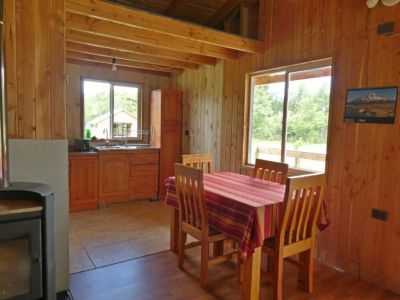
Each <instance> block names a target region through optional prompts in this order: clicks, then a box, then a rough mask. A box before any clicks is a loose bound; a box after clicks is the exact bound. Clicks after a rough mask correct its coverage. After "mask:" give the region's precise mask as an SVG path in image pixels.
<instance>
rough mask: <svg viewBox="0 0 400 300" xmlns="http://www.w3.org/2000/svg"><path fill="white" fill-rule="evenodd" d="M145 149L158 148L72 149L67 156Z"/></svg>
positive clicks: (153, 148)
mask: <svg viewBox="0 0 400 300" xmlns="http://www.w3.org/2000/svg"><path fill="white" fill-rule="evenodd" d="M147 150H160V148H158V147H152V146H148V147H138V148H119V149H100V150H91V151H74V150H71V151H69V152H68V155H69V156H97V155H99V154H101V153H121V152H123V153H126V152H137V151H147Z"/></svg>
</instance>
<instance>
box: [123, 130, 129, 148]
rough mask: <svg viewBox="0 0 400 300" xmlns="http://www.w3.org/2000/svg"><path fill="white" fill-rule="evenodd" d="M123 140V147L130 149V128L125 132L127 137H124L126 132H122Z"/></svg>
mask: <svg viewBox="0 0 400 300" xmlns="http://www.w3.org/2000/svg"><path fill="white" fill-rule="evenodd" d="M122 138H123V141H122V145H123V146H124V147H128V128H126V130H125V135H124V131H123V130H122Z"/></svg>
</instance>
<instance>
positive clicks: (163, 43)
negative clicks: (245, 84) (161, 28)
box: [65, 13, 239, 60]
mask: <svg viewBox="0 0 400 300" xmlns="http://www.w3.org/2000/svg"><path fill="white" fill-rule="evenodd" d="M65 23H66V27H67V28H69V29H73V30H77V31H83V32H90V33H93V34H97V35H102V36H107V37H110V38H113V39H120V40H125V41H134V42H137V43H140V44H144V45H149V46H156V47H159V48H162V49H169V50H174V51H178V52H184V53H191V54H197V55H205V56H210V57H215V58H220V59H230V60H232V59H237V58H238V55H239V52H238V51H236V50H232V49H228V48H223V47H219V46H214V45H210V44H204V43H200V42H196V41H191V40H188V39H184V38H180V37H172V36H169V35H167V34H163V33H158V32H149V31H148V30H145V29H142V28H134V27H130V26H125V25H123V24H117V23H113V22H109V21H104V20H100V19H95V18H91V17H87V16H82V15H77V14H71V13H68V14H67V16H66V20H65Z"/></svg>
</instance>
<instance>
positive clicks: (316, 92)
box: [249, 67, 331, 171]
mask: <svg viewBox="0 0 400 300" xmlns="http://www.w3.org/2000/svg"><path fill="white" fill-rule="evenodd" d="M330 71H331V68H330V67H326V68H320V69H313V70H305V71H300V72H293V73H289V74H286V72H282V73H279V74H267V75H262V77H261V76H260V77H259V78H257V77H255V78H253V87H252V88H253V90H252V110H251V114H252V115H251V120H252V123H251V124H250V129H251V132H250V135H249V136H250V139H251V140H250V141H249V163H254V162H255V159H256V158H261V159H268V160H273V161H285V162H286V163H288V164H289V166H290V167H295V168H301V169H308V170H315V171H324V170H325V157H326V142H327V133H328V117H329V99H330V84H331V76H330ZM286 87H287V89H286ZM286 92H287V94H288V95H287V112H286V113H285V108H284V107H285V106H284V101H285V93H286ZM284 116H286V118H285V117H284ZM285 129H286V131H285ZM282 141H283V142H282ZM282 146H283V147H284V152H283V153H284V157H283V158H282Z"/></svg>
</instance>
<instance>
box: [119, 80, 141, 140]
mask: <svg viewBox="0 0 400 300" xmlns="http://www.w3.org/2000/svg"><path fill="white" fill-rule="evenodd" d="M138 104H139V89H138V88H137V87H132V86H118V85H115V86H114V124H113V134H114V137H125V136H127V137H138V129H139V128H138V124H139V114H138V113H139V107H138Z"/></svg>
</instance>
